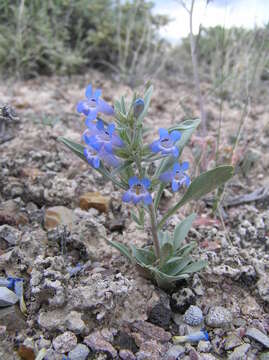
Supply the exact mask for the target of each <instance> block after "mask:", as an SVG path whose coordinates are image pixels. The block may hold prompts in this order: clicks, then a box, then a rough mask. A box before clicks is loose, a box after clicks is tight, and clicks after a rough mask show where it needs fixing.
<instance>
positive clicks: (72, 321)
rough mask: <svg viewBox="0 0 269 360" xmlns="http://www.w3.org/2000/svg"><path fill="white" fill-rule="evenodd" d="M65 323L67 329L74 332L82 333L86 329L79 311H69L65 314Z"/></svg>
mask: <svg viewBox="0 0 269 360" xmlns="http://www.w3.org/2000/svg"><path fill="white" fill-rule="evenodd" d="M65 324H66V327H67V329H68V330H70V331H72V332H74V333H75V334H82V333H83V332H84V331H85V330H86V325H85V323H84V321H83V320H82V319H81V313H79V312H77V311H71V312H70V313H69V314H68V315H67V317H66V321H65Z"/></svg>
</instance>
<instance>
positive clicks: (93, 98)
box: [77, 85, 114, 121]
mask: <svg viewBox="0 0 269 360" xmlns="http://www.w3.org/2000/svg"><path fill="white" fill-rule="evenodd" d="M101 93H102V91H101V90H100V89H97V90H95V91H94V92H93V90H92V86H91V85H89V86H88V87H87V89H86V93H85V95H86V99H85V100H82V101H80V102H79V103H78V104H77V111H78V112H79V113H83V114H84V115H86V116H87V119H88V120H89V121H91V120H94V119H96V117H97V114H98V113H99V112H100V113H103V114H106V115H113V114H114V110H113V108H112V106H110V105H109V104H107V103H106V102H105V101H104V100H103V99H102V98H101Z"/></svg>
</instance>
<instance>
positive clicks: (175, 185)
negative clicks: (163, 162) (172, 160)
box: [159, 161, 191, 191]
mask: <svg viewBox="0 0 269 360" xmlns="http://www.w3.org/2000/svg"><path fill="white" fill-rule="evenodd" d="M188 168H189V163H188V162H187V161H185V162H183V163H182V164H181V165H180V164H178V163H176V164H174V166H173V169H172V170H170V171H166V172H164V173H163V174H161V175H160V177H159V179H160V180H161V181H164V182H168V181H171V182H172V190H173V191H178V190H179V188H180V187H181V186H183V185H184V184H185V185H186V186H187V187H188V186H189V185H190V183H191V181H190V178H189V176H188V175H187V174H186V173H185V170H187V169H188Z"/></svg>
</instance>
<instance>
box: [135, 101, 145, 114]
mask: <svg viewBox="0 0 269 360" xmlns="http://www.w3.org/2000/svg"><path fill="white" fill-rule="evenodd" d="M144 107H145V103H144V100H143V99H141V98H139V99H136V100H135V102H134V117H135V118H138V116H139V115H140V114H141V113H142V111H143V110H144Z"/></svg>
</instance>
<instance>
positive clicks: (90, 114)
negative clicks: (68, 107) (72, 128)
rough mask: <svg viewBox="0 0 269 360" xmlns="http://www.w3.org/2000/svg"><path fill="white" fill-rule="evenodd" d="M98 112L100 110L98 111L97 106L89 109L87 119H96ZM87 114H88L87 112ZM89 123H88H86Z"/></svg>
mask: <svg viewBox="0 0 269 360" xmlns="http://www.w3.org/2000/svg"><path fill="white" fill-rule="evenodd" d="M97 113H98V111H97V108H91V109H89V111H88V114H87V115H88V117H87V121H92V120H95V119H96V117H97ZM84 114H85V112H84ZM85 115H86V114H85ZM86 125H87V124H86Z"/></svg>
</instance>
